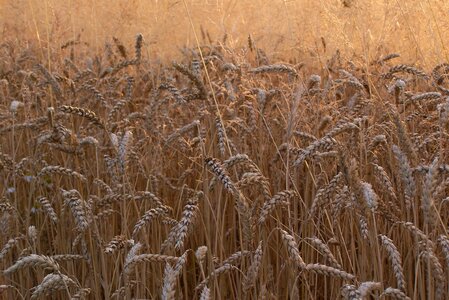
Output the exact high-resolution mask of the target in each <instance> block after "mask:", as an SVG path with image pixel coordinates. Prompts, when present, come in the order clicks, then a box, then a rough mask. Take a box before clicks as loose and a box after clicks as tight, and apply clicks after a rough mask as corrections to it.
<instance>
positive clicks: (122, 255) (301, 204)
mask: <svg viewBox="0 0 449 300" xmlns="http://www.w3.org/2000/svg"><path fill="white" fill-rule="evenodd" d="M243 2H244V1H243ZM344 2H345V3H346V4H345V5H349V7H348V8H339V9H348V10H353V12H358V13H359V14H358V15H357V16H354V17H353V18H361V17H362V15H363V14H364V13H362V10H360V9H361V8H360V5H362V4H365V5H367V4H369V3H372V1H360V2H357V1H344ZM185 3H186V2H185ZM245 3H246V2H245ZM339 3H340V4H339V5H343V4H341V2H339ZM351 3H352V4H351ZM29 4H30V6H29V8H28V9H30V10H32V8H33V5H34V2H33V1H30V2H29ZM186 4H187V3H186ZM9 5H12V4H9ZM45 5H49V2H45ZM160 5H164V4H160ZM217 5H218V4H217ZM240 5H242V4H235V6H240ZM248 5H249V4H248ZM283 5H284V6H282V7H284V8H283V9H284V12H286V11H288V8H289V7H287V6H288V5H291V4H289V3H287V2H284V4H283ZM384 5H386V4H384ZM441 5H443V4H441ZM437 6H438V5H435V6H429V7H427V6H426V5H424V4H423V6H422V12H423V13H424V12H427V10H430V9H431V8H432V7H433V8H435V7H437ZM443 6H444V5H443ZM18 7H20V5H18ZM136 7H140V6H139V5H137V4H136ZM186 7H187V8H188V9H192V8H194V7H195V6H194V3H190V2H189V5H186ZM224 7H225V6H223V8H224ZM331 7H332V5H329V6H322V9H329V8H331ZM94 8H95V7H94ZM262 8H264V6H262ZM400 8H401V9H402V11H401V10H399V12H398V11H396V12H394V14H395V16H404V14H405V15H406V14H407V13H411V12H410V11H406V10H405V9H406V8H407V5H403V6H400ZM47 9H48V12H49V11H50V10H51V9H55V8H53V7H51V5H50V6H48V7H47ZM173 9H174V10H177V9H179V8H178V7H177V6H176V5H175V6H174V8H173ZM227 9H229V10H230V11H233V9H234V8H233V7H232V6H229V7H227ZM285 9H287V10H285ZM305 9H306V10H307V9H310V7H306V8H305ZM408 9H410V7H408ZM25 11H26V12H29V10H25ZM261 11H262V12H264V10H263V9H262V10H261ZM281 11H282V10H281ZM274 12H276V11H274ZM39 13H41V11H36V12H35V14H39ZM79 13H80V14H81V13H82V11H80V12H79ZM123 13H124V14H125V12H123ZM192 13H193V15H192V16H191V17H190V21H191V22H193V24H194V25H196V24H198V23H196V22H197V19H196V17H197V14H198V13H199V12H197V11H194V10H193V11H192ZM336 13H337V12H336ZM435 13H436V12H435ZM185 14H186V13H185V11H184V14H183V16H184V15H185ZM375 14H379V11H376V12H375ZM396 14H397V15H396ZM55 16H57V14H54V15H52V18H53V17H55ZM326 16H327V17H328V18H329V20H332V18H331V16H332V15H331V14H327V15H326ZM128 17H129V18H132V16H128ZM290 17H291V16H290ZM33 18H34V19H33ZM33 18H31V20H37V17H36V16H34V17H33ZM404 18H405V17H404ZM406 19H409V18H406ZM21 20H22V21H23V22H24V20H23V19H22V18H19V19H18V20H17V22H18V24H17V26H18V27H17V28H20V27H21V26H24V24H23V23H21V22H20V21H21ZM73 20H75V19H73ZM289 20H293V19H288V20H287V21H289ZM306 20H309V19H306ZM370 20H371V19H368V21H369V22H371V21H372V20H371V21H370ZM401 20H402V19H401ZM429 20H434V19H432V18H430V19H429ZM137 21H138V20H137ZM390 21H391V20H390V19H388V22H386V24H387V25H388V24H389V22H390ZM3 22H4V23H5V24H9V25H8V26H10V25H11V24H12V23H11V22H12V21H3ZM369 22H368V23H369ZM398 22H399V21H398ZM409 22H410V23H408V26H411V25H412V24H411V22H412V20H409ZM225 23H226V22H224V23H223V24H225ZM287 23H288V22H287ZM46 24H47V25H50V24H53V23H52V22H50V21H48V22H47V23H46ZM325 24H327V25H328V26H330V25H331V24H332V22H331V21H328V23H325ZM41 25H42V24H36V27H35V29H34V30H36V31H34V33H35V34H36V33H38V32H39V30H40V29H39V28H40V27H39V26H41ZM8 26H7V27H8ZM71 26H72V29H74V28H75V27H76V26H75V27H74V22H72V23H71ZM189 26H190V25H189ZM438 28H440V27H438ZM94 29H97V30H98V25H97V26H94ZM337 29H338V28H337ZM8 30H12V29H11V28H10V27H8V28H6V29H5V31H4V32H3V33H2V34H4V35H5V36H8V34H10V33H11V32H13V31H11V32H8ZM212 31H213V30H212ZM203 32H204V34H203V37H201V35H200V39H199V40H198V44H197V45H195V44H196V42H191V41H194V40H195V39H194V38H193V36H191V37H190V39H191V41H190V43H187V42H186V43H185V45H186V46H185V47H183V48H182V49H181V50H182V51H181V54H175V53H170V55H171V56H170V61H172V60H174V59H176V62H168V61H165V60H164V59H162V57H156V56H157V55H158V53H157V52H158V51H152V46H151V41H152V39H153V38H154V37H152V36H147V35H146V34H144V35H141V34H137V35H136V36H135V37H134V41H133V42H131V41H130V40H129V39H128V38H129V36H126V39H124V40H123V41H122V40H121V39H120V38H119V37H114V38H108V37H103V36H102V35H101V34H98V36H97V37H96V38H97V39H100V38H102V40H101V42H98V41H97V43H94V44H92V45H89V46H88V45H86V44H83V43H82V42H81V41H82V40H83V38H84V37H82V36H81V37H80V39H79V40H69V41H66V42H64V43H63V47H61V46H60V45H56V44H52V43H51V42H52V41H53V40H52V39H50V38H48V40H47V42H49V43H48V44H46V45H42V44H43V43H44V40H43V39H37V42H38V44H39V43H41V45H40V46H39V47H36V46H33V43H34V42H32V41H33V38H32V37H31V38H30V39H29V40H30V41H31V42H30V44H29V46H27V47H20V46H19V45H20V44H21V43H22V42H23V43H24V41H26V40H27V37H24V40H23V41H22V42H19V43H17V42H14V41H12V40H9V41H8V42H5V43H3V44H1V45H0V182H1V184H0V193H1V194H0V199H1V201H0V224H1V228H2V232H1V234H0V242H1V245H0V249H1V250H0V265H1V269H2V274H1V275H0V295H1V296H2V297H6V298H11V299H22V298H25V299H28V298H31V299H35V298H36V299H38V298H40V299H43V298H45V297H49V296H53V297H55V298H61V299H65V298H72V299H123V298H125V299H142V298H143V299H181V298H183V299H338V298H339V297H343V298H344V299H446V298H447V297H449V294H448V288H449V280H448V274H449V237H448V233H447V224H448V222H449V207H448V206H447V202H448V199H449V198H448V197H447V193H448V191H449V189H448V188H449V180H448V178H447V176H448V173H449V163H448V158H449V152H448V149H449V148H448V146H449V145H448V136H449V84H448V83H447V77H448V74H449V68H448V65H447V64H441V62H442V61H444V57H437V56H429V57H421V56H420V54H418V55H417V56H415V57H414V58H413V56H412V54H411V53H410V52H408V53H407V55H405V56H404V57H401V56H399V55H397V54H391V53H389V52H386V51H385V49H386V48H394V47H391V46H392V44H390V43H389V42H388V40H387V39H386V37H387V36H388V35H386V36H384V38H383V39H382V38H381V37H382V35H379V36H378V37H379V38H380V40H379V41H382V42H383V43H384V45H385V48H383V49H379V51H377V50H376V51H375V52H370V53H367V52H363V51H365V50H366V51H368V50H367V49H366V48H364V47H365V46H366V44H363V43H361V44H359V45H358V46H355V44H354V45H350V46H348V44H344V46H342V47H341V48H342V50H341V51H337V50H336V49H337V48H338V47H335V45H336V44H334V46H333V47H331V46H329V44H326V41H327V39H324V40H323V43H322V44H321V45H320V46H316V48H315V49H314V50H313V51H315V52H314V53H313V55H311V54H310V53H309V54H306V52H307V51H299V52H295V51H296V50H297V49H296V50H293V51H290V52H289V51H287V50H286V49H284V50H283V51H284V52H282V55H281V51H277V50H273V48H270V47H272V45H271V46H270V45H267V44H265V46H266V47H263V45H264V43H262V42H261V41H258V40H257V39H256V40H255V39H254V37H253V36H252V35H251V36H249V37H248V35H246V34H245V38H244V39H243V40H241V41H244V42H241V43H238V42H235V40H232V39H233V38H234V39H237V36H236V35H234V37H232V36H231V37H228V38H230V39H231V41H226V39H222V38H221V37H220V38H219V39H214V38H212V37H211V34H210V33H209V32H207V31H206V30H203ZM213 32H214V33H213V34H212V35H215V34H217V31H213ZM292 32H295V30H294V29H291V30H290V31H289V30H287V31H286V32H283V34H285V36H286V37H288V36H289V35H290V34H291V33H292ZM440 33H441V35H439V38H441V39H443V38H444V31H442V32H440ZM89 34H90V33H89ZM89 34H87V35H89ZM267 34H268V35H269V34H270V32H267ZM372 34H374V35H376V36H377V34H378V33H372ZM383 34H384V35H385V34H386V33H385V32H384V33H383ZM409 37H410V36H409ZM174 38H176V36H175V37H174ZM346 38H348V39H350V37H346ZM336 40H338V38H335V40H333V41H332V40H331V41H330V44H332V43H334V42H335V41H336ZM411 40H413V41H415V42H416V41H417V40H415V39H413V38H411ZM34 41H36V40H35V39H34ZM85 41H86V42H87V41H88V38H87V37H86V39H85ZM305 41H307V39H305ZM89 42H91V43H92V40H90V41H89ZM103 42H105V44H104V46H103V45H102V43H103ZM290 42H291V41H290ZM401 43H402V44H401ZM401 43H399V42H398V45H400V46H404V45H406V44H407V43H406V42H401ZM180 44H181V43H179V44H177V45H180ZM286 44H287V45H288V42H287V43H286ZM412 44H413V43H412ZM284 45H285V44H284ZM418 46H419V47H418V48H416V50H417V53H420V52H421V51H422V49H424V47H427V46H424V45H423V46H422V49H421V44H419V45H418ZM434 46H435V45H434ZM287 48H288V47H287ZM332 48H334V49H333V50H330V49H332ZM348 49H350V50H357V51H361V52H360V53H361V55H349V54H348V53H349V52H350V51H349V52H348ZM363 49H364V50H363ZM290 50H292V49H290ZM302 50H305V49H302ZM309 50H310V49H309ZM43 51H46V52H45V55H43V53H44V52H43ZM368 52H369V51H368ZM298 54H299V55H298ZM283 55H290V56H285V57H289V59H285V60H281V59H280V57H281V56H283ZM316 55H319V59H316V57H317V56H316ZM286 61H288V62H286ZM415 61H419V62H420V63H415ZM436 62H438V63H439V64H436ZM432 64H434V65H432Z"/></svg>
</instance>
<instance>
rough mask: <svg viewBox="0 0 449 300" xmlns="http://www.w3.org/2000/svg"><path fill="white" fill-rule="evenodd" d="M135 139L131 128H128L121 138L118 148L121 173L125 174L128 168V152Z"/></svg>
mask: <svg viewBox="0 0 449 300" xmlns="http://www.w3.org/2000/svg"><path fill="white" fill-rule="evenodd" d="M132 140H133V133H132V132H131V131H129V130H127V131H126V132H125V133H124V134H123V137H122V138H121V140H120V142H119V144H118V148H117V150H118V151H117V158H118V165H119V168H120V171H121V173H122V174H123V173H124V172H125V170H126V166H127V162H128V159H127V158H128V153H129V149H130V147H131V143H132Z"/></svg>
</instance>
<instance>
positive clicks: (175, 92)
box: [159, 82, 187, 104]
mask: <svg viewBox="0 0 449 300" xmlns="http://www.w3.org/2000/svg"><path fill="white" fill-rule="evenodd" d="M159 89H160V90H167V91H168V92H169V93H170V94H171V95H172V96H173V98H175V100H176V103H178V104H185V103H186V102H187V101H186V99H185V98H184V96H183V95H182V93H181V92H180V91H179V90H178V89H177V88H176V87H175V86H173V85H171V84H170V83H168V82H167V83H162V84H161V85H160V86H159Z"/></svg>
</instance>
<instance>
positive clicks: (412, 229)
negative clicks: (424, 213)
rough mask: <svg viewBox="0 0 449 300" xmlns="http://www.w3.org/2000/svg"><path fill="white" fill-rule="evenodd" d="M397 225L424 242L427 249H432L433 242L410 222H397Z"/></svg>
mask: <svg viewBox="0 0 449 300" xmlns="http://www.w3.org/2000/svg"><path fill="white" fill-rule="evenodd" d="M397 224H400V225H402V226H404V227H405V228H407V230H409V231H410V232H411V233H412V234H413V236H415V237H416V238H418V239H419V240H420V241H425V242H426V244H427V245H429V247H431V248H434V247H433V242H432V241H431V240H430V239H429V237H428V236H427V235H426V234H425V233H424V232H423V231H422V230H421V229H419V228H418V227H416V225H415V224H413V223H412V222H397Z"/></svg>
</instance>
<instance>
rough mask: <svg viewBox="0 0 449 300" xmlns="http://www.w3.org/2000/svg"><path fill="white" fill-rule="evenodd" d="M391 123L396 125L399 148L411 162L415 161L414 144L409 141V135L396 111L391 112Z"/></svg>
mask: <svg viewBox="0 0 449 300" xmlns="http://www.w3.org/2000/svg"><path fill="white" fill-rule="evenodd" d="M393 123H394V124H395V125H396V129H397V131H398V138H399V146H400V149H401V150H402V151H404V152H405V153H406V154H407V156H408V158H409V159H410V160H411V161H412V162H414V161H416V150H415V146H414V145H413V143H412V142H411V140H410V138H409V136H410V135H409V133H408V132H407V129H406V128H405V126H404V124H403V123H402V121H401V119H400V117H399V114H397V113H396V112H394V113H393Z"/></svg>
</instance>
